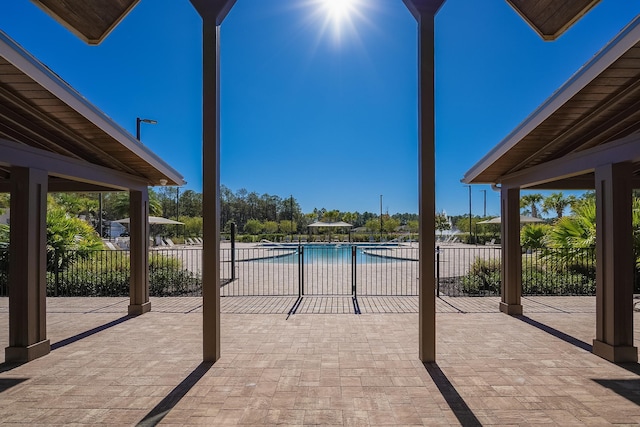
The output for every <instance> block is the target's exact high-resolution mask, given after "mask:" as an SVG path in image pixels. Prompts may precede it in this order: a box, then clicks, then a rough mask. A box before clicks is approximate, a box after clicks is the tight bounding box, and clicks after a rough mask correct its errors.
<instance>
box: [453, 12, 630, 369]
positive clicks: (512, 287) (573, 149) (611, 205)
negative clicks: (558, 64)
mask: <svg viewBox="0 0 640 427" xmlns="http://www.w3.org/2000/svg"><path fill="white" fill-rule="evenodd" d="M639 174H640V17H636V18H635V19H634V20H633V21H632V22H631V23H629V25H628V26H627V27H626V28H624V29H623V30H622V31H621V32H620V33H619V34H618V35H617V36H616V37H615V38H614V39H613V40H612V41H611V42H610V43H609V44H607V45H606V46H605V47H604V48H603V49H602V50H601V51H600V52H598V53H597V54H596V55H595V56H594V57H593V58H592V59H591V60H590V61H589V62H588V63H587V64H585V65H584V66H583V67H582V68H581V69H580V70H578V71H577V72H576V73H575V74H574V75H573V76H572V77H571V78H570V79H569V80H568V81H567V82H566V83H565V84H564V85H563V86H562V87H560V88H559V89H558V90H557V91H556V92H555V93H553V95H551V97H550V98H548V99H547V101H546V102H544V103H543V104H542V105H541V106H540V107H539V108H538V109H536V110H535V111H534V112H533V113H531V115H530V116H529V117H528V118H527V119H526V120H525V121H524V122H522V124H520V125H519V126H518V127H517V128H516V129H514V130H513V131H512V132H511V134H509V135H508V136H507V137H506V138H505V139H504V140H503V141H502V142H500V143H499V144H498V145H497V146H496V147H494V148H493V149H492V150H491V151H490V152H489V153H487V154H486V155H485V156H484V157H483V158H482V159H481V160H480V161H479V162H478V163H477V164H476V165H475V166H473V167H472V168H471V169H470V170H469V171H468V172H467V173H466V175H465V176H464V178H463V182H465V183H467V184H480V183H483V184H494V185H496V186H499V187H500V194H501V217H502V218H503V221H502V239H503V240H502V241H503V245H502V259H503V263H502V286H503V288H502V301H501V303H500V310H501V311H503V312H504V313H507V314H522V304H521V294H522V284H521V269H522V265H521V264H522V258H521V256H520V236H519V223H520V221H519V218H520V216H519V214H520V205H519V200H520V190H521V189H577V190H595V193H596V210H597V221H596V263H597V270H596V295H597V309H596V311H597V312H596V319H595V320H596V337H595V339H594V340H593V352H594V353H595V354H597V355H599V356H601V357H603V358H605V359H608V360H610V361H614V362H636V361H637V360H638V351H637V348H636V347H635V346H634V337H633V281H634V280H633V272H634V269H633V263H634V262H635V259H634V253H633V252H634V251H633V242H632V236H633V231H632V221H631V218H632V190H633V189H634V188H639V187H640V185H639V184H640V177H639Z"/></svg>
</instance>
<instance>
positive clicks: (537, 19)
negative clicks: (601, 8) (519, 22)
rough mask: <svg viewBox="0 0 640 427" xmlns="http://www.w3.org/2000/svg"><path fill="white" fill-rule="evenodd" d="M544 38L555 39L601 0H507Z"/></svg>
mask: <svg viewBox="0 0 640 427" xmlns="http://www.w3.org/2000/svg"><path fill="white" fill-rule="evenodd" d="M506 1H507V3H509V5H511V7H513V9H515V11H516V12H517V13H518V14H519V15H520V16H521V17H522V19H524V20H525V21H526V22H527V23H528V24H529V25H530V26H531V28H533V29H534V30H535V31H536V32H537V33H538V35H540V37H542V38H543V39H544V40H555V39H557V38H558V37H560V36H561V35H562V33H564V32H565V31H566V30H567V29H568V28H569V27H571V26H572V25H573V24H574V23H575V22H576V21H578V20H579V19H580V18H581V17H582V16H583V15H584V14H586V13H587V12H588V11H590V10H591V9H592V8H593V7H594V6H595V5H596V4H598V3H599V2H600V0H537V1H532V0H506Z"/></svg>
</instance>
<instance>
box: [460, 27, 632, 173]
mask: <svg viewBox="0 0 640 427" xmlns="http://www.w3.org/2000/svg"><path fill="white" fill-rule="evenodd" d="M638 41H640V16H636V17H635V18H634V19H633V20H632V21H631V22H630V23H629V24H628V25H627V26H626V27H625V28H624V29H623V30H622V31H620V33H619V34H618V35H617V36H616V37H615V38H614V39H613V40H611V41H610V42H609V43H607V45H606V46H605V47H603V48H602V49H601V50H600V51H599V52H598V53H596V54H595V55H594V57H593V58H592V59H591V60H590V61H589V62H587V63H586V64H585V65H583V66H582V67H581V68H580V69H579V70H578V71H577V72H576V73H575V74H574V75H573V76H571V78H569V80H567V82H566V83H565V84H564V85H562V86H561V87H560V88H559V89H558V90H556V91H555V92H554V93H553V94H552V95H551V96H550V97H549V98H548V99H547V100H546V101H545V102H544V103H543V104H542V105H540V106H539V107H538V108H537V109H536V110H535V111H534V112H533V113H531V114H530V115H529V117H527V118H526V119H525V120H524V121H523V122H522V123H521V124H520V125H519V126H518V127H516V128H515V129H514V130H513V131H512V132H511V133H510V134H509V135H507V137H506V138H505V139H503V140H502V141H501V142H500V143H499V144H498V145H496V146H495V147H494V148H492V149H491V151H489V152H488V153H487V154H486V155H485V156H484V157H483V158H482V159H480V160H479V161H478V162H477V163H476V164H475V165H474V166H472V167H471V169H469V170H468V171H467V173H465V175H464V177H463V178H462V180H461V181H462V182H463V183H466V184H470V183H472V182H473V181H474V179H476V178H477V177H478V175H480V174H481V173H482V172H484V171H485V170H486V169H487V168H489V167H490V166H491V165H492V164H493V163H495V162H496V161H497V160H498V159H500V158H501V157H502V156H504V155H505V154H506V153H507V152H508V151H509V150H511V149H512V148H513V147H514V146H515V145H516V144H518V142H520V141H521V140H522V139H523V138H524V137H526V136H527V135H528V134H529V133H531V132H532V131H533V130H534V129H535V128H536V127H538V126H539V125H540V124H542V123H543V122H544V121H545V120H546V119H548V118H549V117H550V116H551V115H552V114H553V113H554V112H555V111H557V110H558V109H559V108H560V107H562V106H563V105H564V104H565V103H566V102H567V101H569V100H570V99H571V98H572V97H574V96H575V95H576V94H577V93H578V92H580V90H582V89H583V88H584V87H585V86H587V85H588V84H589V83H590V82H591V81H593V80H594V79H595V78H596V77H598V76H599V75H600V74H601V73H602V72H603V71H605V70H606V69H607V68H608V67H610V66H611V64H613V63H614V62H615V61H616V60H618V58H620V57H621V56H622V55H624V54H625V53H626V52H627V51H628V50H629V49H631V48H632V47H633V46H635V45H636V44H637V43H638Z"/></svg>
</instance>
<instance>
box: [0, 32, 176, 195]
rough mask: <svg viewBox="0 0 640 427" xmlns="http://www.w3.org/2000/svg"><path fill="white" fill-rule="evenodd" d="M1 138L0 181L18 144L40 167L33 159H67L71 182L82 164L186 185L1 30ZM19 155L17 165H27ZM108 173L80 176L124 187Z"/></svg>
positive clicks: (97, 183) (99, 183)
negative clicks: (91, 177) (30, 154)
mask: <svg viewBox="0 0 640 427" xmlns="http://www.w3.org/2000/svg"><path fill="white" fill-rule="evenodd" d="M0 140H2V145H3V147H5V148H6V149H3V150H0V183H1V181H2V180H4V181H5V182H6V181H7V180H8V179H9V176H10V166H12V164H13V165H16V163H13V162H12V160H11V159H9V149H8V147H9V146H11V147H14V146H18V147H19V146H23V147H19V148H22V152H23V154H24V153H26V152H27V151H28V152H31V153H32V154H33V155H34V156H35V157H34V164H39V165H40V166H41V167H44V166H46V163H42V162H40V161H36V160H35V159H36V158H38V159H45V158H47V156H56V159H57V160H58V161H60V160H61V159H65V158H66V159H69V162H68V167H69V168H70V169H69V171H70V172H69V173H68V174H67V175H68V176H66V177H65V179H68V180H71V181H73V180H72V175H73V173H72V172H71V171H72V170H73V168H74V167H77V166H78V165H79V164H80V163H84V164H87V165H90V166H92V168H93V169H94V170H100V171H101V172H105V171H107V170H110V171H113V174H114V176H115V175H118V176H120V177H121V178H122V176H128V177H129V178H130V179H129V181H130V182H132V183H140V182H144V183H145V184H146V185H151V186H153V185H162V184H163V183H165V185H183V184H184V183H185V182H184V179H183V178H182V176H181V175H180V174H179V173H178V172H177V171H176V170H174V169H173V168H171V167H170V166H169V165H168V164H167V163H166V162H164V161H163V160H162V159H160V158H159V157H158V156H157V155H155V154H154V153H153V152H151V150H149V149H148V148H147V147H145V146H144V145H143V144H142V143H140V142H139V141H138V140H136V139H135V138H134V137H133V136H132V135H131V134H129V133H128V132H127V131H125V130H124V129H122V128H121V127H120V126H119V125H117V124H116V123H115V122H114V121H113V120H111V119H110V118H109V117H107V116H106V115H105V114H104V113H103V112H101V111H100V110H99V109H98V108H96V107H95V106H94V105H93V104H91V103H90V102H89V101H87V100H86V99H85V98H84V97H82V96H81V95H80V94H79V93H78V92H77V91H75V90H74V89H73V88H72V87H71V86H69V84H67V83H66V82H65V81H63V80H62V79H61V78H60V77H59V76H57V75H56V74H55V73H53V72H52V71H51V70H50V69H48V68H47V67H46V66H45V65H43V64H42V63H41V62H39V61H38V60H37V59H36V58H34V57H33V56H32V55H30V54H29V53H28V52H26V51H25V50H24V49H23V48H22V47H20V46H19V45H17V44H16V43H15V42H14V41H13V40H12V39H11V38H9V37H8V36H7V35H6V34H4V33H3V32H1V31H0ZM27 147H28V148H29V150H27ZM14 148H15V147H14ZM18 151H19V150H18ZM16 152H17V151H15V150H14V151H12V153H16ZM36 155H37V156H36ZM19 157H20V156H19ZM20 158H21V159H22V160H21V161H20V164H21V165H23V166H28V165H27V164H25V163H24V157H23V156H22V157H20ZM107 175H108V174H104V173H100V174H96V177H95V179H89V180H87V177H86V176H84V175H83V176H84V178H83V179H82V180H83V181H84V182H85V184H91V185H93V186H102V185H104V186H113V187H114V188H118V189H121V188H123V185H122V184H123V183H124V181H123V180H122V179H121V178H118V179H113V180H111V181H109V180H107V179H106V177H107ZM57 185H58V186H60V185H61V184H60V181H58V183H57ZM70 187H73V186H72V185H71V184H70ZM125 188H126V187H125Z"/></svg>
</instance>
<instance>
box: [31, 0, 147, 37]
mask: <svg viewBox="0 0 640 427" xmlns="http://www.w3.org/2000/svg"><path fill="white" fill-rule="evenodd" d="M31 1H32V2H33V3H35V4H36V5H38V6H39V7H41V8H42V9H43V10H44V11H45V12H47V13H48V14H49V15H51V16H52V17H54V18H55V19H56V20H57V21H59V22H60V23H61V24H62V25H64V26H65V27H67V28H68V29H69V30H70V31H71V32H73V33H74V34H76V35H77V36H78V37H80V38H81V39H83V40H84V41H85V42H87V43H89V44H99V43H100V42H101V41H102V40H104V38H105V37H106V36H107V35H109V33H110V32H111V30H113V29H114V28H115V27H116V26H117V25H118V23H120V21H121V20H122V19H124V17H125V16H127V14H128V13H129V12H130V11H131V10H132V9H133V8H134V7H135V6H136V4H137V3H138V1H139V0H31Z"/></svg>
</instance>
